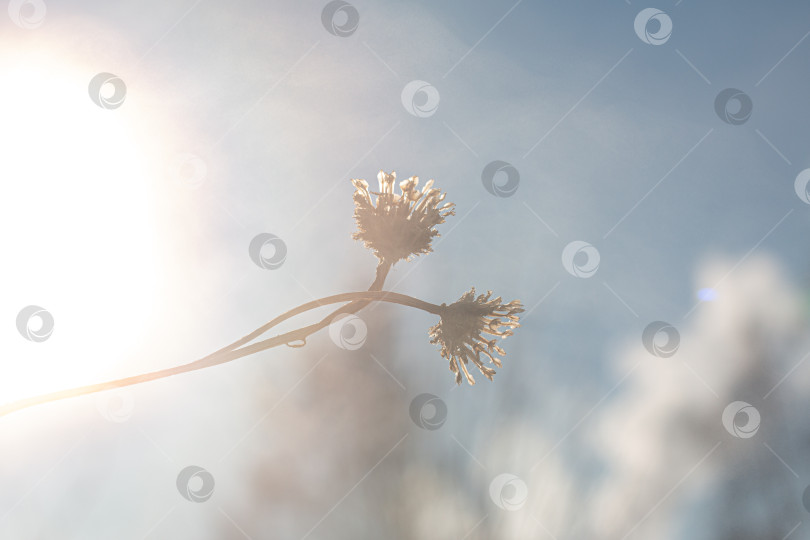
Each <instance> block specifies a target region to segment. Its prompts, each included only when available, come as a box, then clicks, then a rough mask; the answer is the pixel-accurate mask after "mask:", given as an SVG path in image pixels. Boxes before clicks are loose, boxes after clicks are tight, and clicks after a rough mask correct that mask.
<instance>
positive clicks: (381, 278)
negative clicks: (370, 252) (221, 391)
mask: <svg viewBox="0 0 810 540" xmlns="http://www.w3.org/2000/svg"><path fill="white" fill-rule="evenodd" d="M390 269H391V263H388V262H382V261H381V262H380V263H379V264H378V265H377V272H376V276H375V278H374V282H372V284H371V286H370V287H369V288H368V290H369V291H379V290H382V286H383V283H385V278H386V276H388V271H389V270H390ZM320 301H321V300H315V302H320ZM368 303H369V301H368V300H354V301H352V302H350V303H349V304H346V305H345V306H342V307H339V308H338V309H336V310H334V311H333V312H332V313H330V314H329V315H327V316H326V317H324V319H323V321H325V320H329V321H331V320H332V319H334V318H335V316H337V315H339V314H340V313H357V312H358V311H360V310H361V309H363V308H364V307H366V306H367V305H368ZM310 304H311V302H310ZM307 305H308V304H302V305H301V306H298V307H297V308H295V309H291V310H290V311H288V312H286V313H282V314H281V315H279V316H278V317H276V318H275V319H273V320H272V321H270V322H268V323H266V324H264V325H262V326H260V327H259V328H257V329H256V330H254V331H253V332H251V333H249V334H247V335H246V336H244V337H242V338H239V339H237V340H236V341H234V342H233V343H231V344H230V345H226V346H225V347H222V348H221V349H219V350H217V351H215V352H213V353H211V354H209V355H208V356H206V357H205V358H211V357H213V356H216V355H219V354H223V353H226V352H229V351H235V350H236V349H238V348H239V347H241V346H242V345H244V344H246V343H250V342H251V341H253V340H254V339H256V338H257V337H259V336H260V335H262V334H264V333H265V332H267V331H268V330H270V329H271V328H273V327H274V326H277V325H279V324H281V323H282V322H284V321H286V320H287V319H290V318H292V317H295V316H296V315H298V314H300V313H303V312H304V311H307V310H308V309H312V308H306V309H303V310H301V308H303V307H304V306H307ZM320 305H326V304H320ZM323 321H322V322H323Z"/></svg>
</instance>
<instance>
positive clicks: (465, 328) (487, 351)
mask: <svg viewBox="0 0 810 540" xmlns="http://www.w3.org/2000/svg"><path fill="white" fill-rule="evenodd" d="M490 296H492V291H487V294H486V295H484V294H481V295H479V296H478V297H477V298H476V296H475V287H473V288H472V289H470V290H469V291H467V292H465V293H464V294H463V295H462V296H461V298H459V299H458V300H457V301H456V302H454V303H453V304H450V305H449V306H443V307H444V313H442V315H441V320H440V321H439V322H438V324H436V325H435V326H433V327H431V328H430V330H429V332H428V333H429V335H430V342H431V343H434V344H438V345H439V346H440V347H441V355H442V356H443V357H444V358H447V359H448V360H449V361H450V371H452V372H453V373H455V374H456V384H461V372H462V371H463V372H464V376H465V377H466V378H467V382H468V383H470V384H475V379H473V377H472V375H470V372H469V371H468V370H467V361H472V363H473V364H475V365H476V366H477V367H478V369H479V370H481V373H483V374H484V376H485V377H486V378H487V379H489V380H490V381H491V380H492V376H493V375H495V370H494V369H492V368H490V367H488V366H485V365H484V363H483V361H482V360H481V355H482V354H483V355H485V356H487V357H488V358H489V362H490V363H492V364H495V365H496V366H498V367H501V359H500V358H499V357H498V355H500V356H506V352H504V350H503V349H501V348H500V347H499V346H498V345H496V344H495V343H496V339H497V338H498V337H500V338H501V339H504V338H506V337H507V336H511V335H512V330H511V329H512V328H517V327H518V326H520V324H518V319H519V318H518V313H523V305H522V304H521V303H520V301H518V300H512V301H511V302H509V303H508V304H501V298H500V297H498V298H493V299H492V300H490ZM482 334H488V335H490V336H493V337H492V338H491V339H486V338H485V337H484V336H482Z"/></svg>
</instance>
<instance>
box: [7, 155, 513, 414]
mask: <svg viewBox="0 0 810 540" xmlns="http://www.w3.org/2000/svg"><path fill="white" fill-rule="evenodd" d="M377 178H378V180H379V185H380V191H379V192H374V191H370V190H369V185H368V183H367V182H366V181H365V180H362V179H352V183H353V184H354V187H355V189H356V191H355V193H354V205H355V208H354V219H355V221H356V223H357V232H356V233H354V234H353V237H354V238H355V239H356V240H359V241H362V242H363V244H364V245H365V246H366V247H367V248H369V249H371V250H372V251H373V252H374V254H375V255H376V257H377V259H378V261H379V262H378V265H377V270H376V276H375V279H374V281H373V282H372V284H371V286H370V287H369V290H368V291H361V292H348V293H341V294H336V295H333V296H327V297H325V298H320V299H318V300H313V301H312V302H307V303H305V304H301V305H300V306H298V307H295V308H293V309H291V310H289V311H287V312H286V313H283V314H281V315H279V316H278V317H276V318H275V319H273V320H271V321H270V322H268V323H267V324H265V325H263V326H261V327H259V328H257V329H256V330H254V331H253V332H251V333H249V334H248V335H246V336H244V337H243V338H241V339H238V340H237V341H235V342H233V343H231V344H230V345H228V346H226V347H223V348H221V349H219V350H218V351H216V352H214V353H212V354H210V355H208V356H206V357H204V358H201V359H199V360H196V361H194V362H191V363H189V364H184V365H181V366H177V367H173V368H168V369H163V370H159V371H153V372H150V373H144V374H141V375H135V376H132V377H126V378H123V379H116V380H113V381H108V382H104V383H98V384H91V385H87V386H81V387H78V388H73V389H70V390H62V391H59V392H52V393H49V394H44V395H41V396H36V397H32V398H27V399H22V400H19V401H15V402H12V403H8V404H6V405H3V406H0V416H3V415H6V414H9V413H11V412H14V411H18V410H20V409H24V408H27V407H31V406H34V405H38V404H41V403H48V402H51V401H56V400H60V399H66V398H70V397H75V396H81V395H86V394H92V393H95V392H101V391H104V390H111V389H114V388H120V387H123V386H130V385H133V384H139V383H142V382H147V381H152V380H156V379H162V378H165V377H169V376H171V375H177V374H180V373H187V372H189V371H195V370H199V369H203V368H206V367H210V366H215V365H219V364H224V363H226V362H230V361H232V360H236V359H237V358H242V357H244V356H248V355H251V354H254V353H257V352H259V351H263V350H266V349H270V348H273V347H278V346H279V345H287V346H290V347H302V346H304V345H306V340H307V338H308V337H309V336H310V335H312V334H314V333H315V332H318V331H319V330H322V329H323V328H326V327H327V326H329V324H330V323H331V322H332V321H333V320H335V318H336V317H337V316H339V315H342V314H349V313H357V312H358V311H360V310H361V309H363V307H365V306H366V305H368V304H369V303H370V302H390V303H394V304H400V305H403V306H408V307H412V308H417V309H421V310H423V311H426V312H428V313H431V314H433V315H438V316H439V317H440V320H439V322H438V323H437V324H436V325H435V326H433V327H431V328H430V330H429V332H428V333H429V336H430V342H431V343H433V344H438V345H439V347H440V352H441V356H442V357H444V358H446V359H447V360H448V361H449V362H450V371H452V372H453V373H454V374H455V381H456V384H461V372H462V371H463V372H464V376H465V378H466V379H467V382H468V383H469V384H471V385H472V384H475V379H474V378H473V377H472V375H471V374H470V372H469V371H468V370H467V363H468V362H472V363H473V364H475V366H476V367H477V368H478V369H479V370H480V371H481V373H483V374H484V376H485V377H487V378H488V379H489V380H492V377H493V375H495V370H494V369H492V368H491V367H489V366H487V365H485V363H484V361H483V360H482V358H481V356H482V355H483V356H485V357H487V358H488V363H490V364H494V365H495V366H497V367H501V365H502V363H501V359H500V358H499V356H500V357H503V356H505V355H506V353H505V352H504V350H503V349H502V348H501V347H499V346H498V345H497V344H496V342H497V339H498V338H500V339H505V338H506V337H508V336H510V335H512V329H513V328H517V327H518V326H520V324H519V323H518V320H519V318H518V314H519V313H522V312H523V306H522V305H521V303H520V302H519V301H518V300H513V301H511V302H509V303H507V304H502V303H501V298H500V297H497V298H494V299H490V296H492V291H487V294H485V295H484V294H481V295H479V296H478V297H476V296H475V288H472V289H470V290H469V291H467V292H465V293H464V294H463V295H462V296H461V298H459V299H458V300H457V301H455V302H453V303H452V304H450V305H449V306H448V305H447V304H441V305H436V304H431V303H429V302H425V301H423V300H419V299H417V298H413V297H410V296H407V295H404V294H400V293H395V292H392V291H383V290H382V287H383V284H384V283H385V279H386V277H387V275H388V272H389V271H390V269H391V267H392V266H393V265H394V264H395V263H397V262H398V261H401V260H405V261H410V260H411V259H412V258H413V257H415V256H418V255H422V254H426V253H429V252H431V251H433V248H432V247H431V242H432V240H433V238H435V237H436V236H439V232H438V231H437V230H436V226H437V225H440V224H442V223H444V221H445V218H446V217H448V216H451V215H454V211H453V206H454V205H453V203H445V202H444V199H445V196H446V193H442V192H441V190H439V189H437V188H434V187H433V180H430V181H428V182H427V183H426V184H425V186H424V187H423V188H422V190H421V191H419V190H418V189H417V186H418V184H419V178H418V177H416V176H412V177H410V178H408V179H407V180H403V181H402V182H400V184H399V188H400V191H401V193H396V192H395V188H394V184H395V182H396V173H395V172H391V173H390V174H389V173H386V172H384V171H380V173H379V174H378V176H377ZM331 304H344V305H343V306H341V307H340V308H338V309H336V310H334V311H333V312H332V313H330V314H329V315H327V316H326V317H324V318H323V319H321V320H320V321H318V322H316V323H314V324H310V325H308V326H303V327H301V328H298V329H296V330H292V331H289V332H286V333H283V334H279V335H276V336H274V337H272V338H269V339H264V340H262V341H258V342H255V343H251V342H252V341H254V340H255V339H256V338H258V337H259V336H261V335H262V334H264V333H266V332H267V331H269V330H270V329H272V328H273V327H275V326H277V325H278V324H281V323H282V322H284V321H286V320H287V319H290V318H292V317H295V316H297V315H300V314H302V313H305V312H307V311H310V310H312V309H315V308H319V307H322V306H326V305H331ZM482 334H486V335H489V336H492V337H491V339H487V338H485V337H484V336H483V335H482Z"/></svg>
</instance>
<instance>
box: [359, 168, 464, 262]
mask: <svg viewBox="0 0 810 540" xmlns="http://www.w3.org/2000/svg"><path fill="white" fill-rule="evenodd" d="M377 178H378V179H379V182H380V191H379V193H377V192H373V191H369V187H368V183H367V182H366V181H365V180H361V179H352V183H353V184H354V187H355V188H356V191H355V192H354V219H355V221H356V222H357V232H356V233H354V234H353V235H352V237H353V238H354V239H355V240H361V241H362V242H363V244H365V246H366V247H367V248H369V249H372V250H373V251H374V254H375V255H376V256H377V258H378V259H380V261H386V262H388V263H390V264H394V263H395V262H397V261H399V260H401V259H405V260H410V258H411V257H412V256H414V255H420V254H422V253H428V252H430V251H432V248H431V246H430V242H431V240H433V237H434V236H438V235H439V232H438V231H437V230H436V229H435V226H436V225H438V224H440V223H444V218H445V217H447V216H449V215H454V214H455V212H454V211H453V206H454V205H453V203H444V202H443V201H444V197H445V195H446V193H442V192H441V191H440V190H438V189H436V188H433V180H430V181H428V182H427V183H426V184H425V186H424V187H423V188H422V190H421V191H419V190H418V189H417V187H416V186H417V184H419V178H418V177H416V176H411V177H410V178H408V179H406V180H403V181H402V182H400V183H399V189H400V191H401V193H396V192H395V191H396V190H395V187H394V184H395V182H396V173H395V172H391V174H388V173H386V172H384V171H380V173H379V174H378V175H377ZM372 195H374V196H376V198H375V197H372Z"/></svg>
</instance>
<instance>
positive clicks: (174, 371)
mask: <svg viewBox="0 0 810 540" xmlns="http://www.w3.org/2000/svg"><path fill="white" fill-rule="evenodd" d="M369 301H381V302H390V303H393V304H400V305H403V306H408V307H413V308H417V309H421V310H423V311H427V312H428V313H432V314H434V315H441V314H442V313H443V311H444V308H443V307H442V306H437V305H436V304H431V303H429V302H425V301H422V300H419V299H418V298H413V297H411V296H407V295H404V294H399V293H395V292H390V291H362V292H351V293H342V294H335V295H332V296H327V297H325V298H320V299H318V300H313V301H311V302H307V303H305V304H301V305H300V306H298V307H296V308H293V309H291V310H289V311H288V312H286V313H284V314H282V315H280V316H278V317H276V318H275V319H273V321H270V322H269V323H267V325H265V326H268V325H271V323H273V322H274V321H277V322H275V324H278V322H281V321H283V320H286V319H289V318H290V317H293V316H295V315H298V314H301V313H304V312H306V311H309V310H312V309H316V308H319V307H322V306H326V305H329V304H338V303H342V302H351V303H352V304H354V303H361V302H365V303H366V304H367V303H368V302H369ZM352 304H349V305H352ZM364 305H365V304H364ZM360 307H361V308H362V306H360ZM358 309H360V308H358ZM339 312H340V310H336V311H335V313H336V314H339ZM332 319H333V316H328V317H325V318H323V319H321V320H320V321H319V322H317V323H315V324H311V325H309V326H305V327H303V328H299V329H297V330H292V331H290V332H286V333H284V334H279V335H277V336H275V337H272V338H269V339H265V340H263V341H259V342H257V343H254V344H252V345H248V346H246V347H242V348H241V349H233V350H227V351H225V350H224V349H220V351H218V352H216V353H214V354H210V355H208V356H205V357H203V358H201V359H199V360H196V361H194V362H191V363H188V364H184V365H181V366H175V367H171V368H167V369H161V370H158V371H152V372H149V373H143V374H141V375H134V376H132V377H125V378H123V379H115V380H112V381H107V382H103V383H96V384H90V385H86V386H79V387H77V388H72V389H69V390H60V391H58V392H51V393H48V394H42V395H40V396H35V397H31V398H26V399H21V400H18V401H14V402H11V403H7V404H5V405H3V406H0V416H5V415H7V414H9V413H12V412H15V411H19V410H21V409H26V408H28V407H32V406H34V405H39V404H42V403H48V402H51V401H58V400H62V399H67V398H71V397H77V396H83V395H87V394H94V393H96V392H102V391H104V390H112V389H114V388H122V387H124V386H132V385H134V384H139V383H143V382H148V381H154V380H157V379H163V378H165V377H170V376H172V375H178V374H180V373H188V372H190V371H196V370H200V369H204V368H207V367H211V366H216V365H219V364H224V363H226V362H231V361H233V360H236V359H238V358H242V357H243V356H249V355H251V354H253V353H257V352H259V351H263V350H266V349H270V348H272V347H278V346H279V345H285V344H290V343H293V342H296V341H303V342H306V338H307V337H309V336H310V335H312V334H314V333H315V332H317V331H318V330H321V329H323V328H325V327H326V326H328V325H329V324H330V323H331V322H332ZM268 327H269V326H268ZM259 330H261V329H258V330H256V331H254V332H252V333H251V334H248V336H251V335H254V334H256V335H259V334H261V333H262V332H259ZM256 332H258V334H257V333H256ZM248 336H246V338H247V337H248ZM244 339H245V338H242V339H241V340H239V341H237V342H235V343H239V342H241V341H242V340H244ZM251 339H253V338H251ZM248 341H250V339H248ZM222 351H224V352H222Z"/></svg>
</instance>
